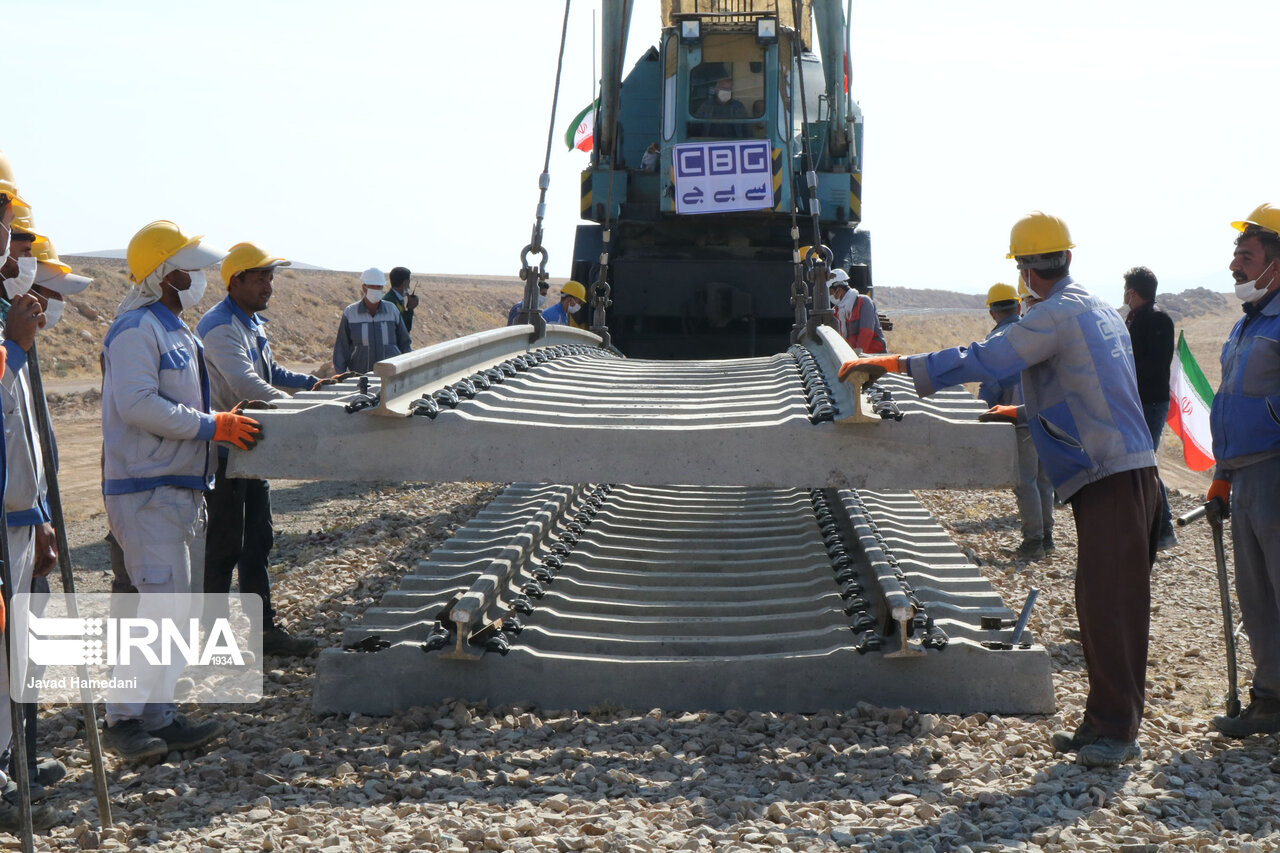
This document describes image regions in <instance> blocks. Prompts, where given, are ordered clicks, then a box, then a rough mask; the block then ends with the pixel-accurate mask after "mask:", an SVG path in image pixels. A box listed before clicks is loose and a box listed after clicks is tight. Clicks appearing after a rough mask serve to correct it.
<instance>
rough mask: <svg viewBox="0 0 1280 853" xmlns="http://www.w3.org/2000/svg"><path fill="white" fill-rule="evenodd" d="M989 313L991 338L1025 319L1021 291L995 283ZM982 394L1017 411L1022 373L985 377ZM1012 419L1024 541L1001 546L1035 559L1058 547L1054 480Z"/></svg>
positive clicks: (1018, 556)
mask: <svg viewBox="0 0 1280 853" xmlns="http://www.w3.org/2000/svg"><path fill="white" fill-rule="evenodd" d="M987 313H988V314H990V315H991V319H992V320H993V321H994V322H995V327H994V328H992V329H991V331H990V332H988V333H987V337H986V339H987V340H991V339H992V338H994V337H996V336H997V335H1003V334H1004V333H1005V332H1007V331H1008V330H1009V328H1010V327H1011V326H1012V325H1013V324H1014V323H1017V322H1018V320H1019V319H1021V316H1022V309H1021V305H1020V302H1019V300H1018V291H1017V290H1016V289H1015V288H1014V287H1013V286H1012V285H1008V284H993V285H991V287H990V288H989V289H988V290H987ZM978 397H979V399H981V400H982V402H984V403H986V404H987V405H988V406H990V407H992V408H994V407H995V406H1006V407H1009V408H1013V409H1014V410H1015V411H1016V409H1017V407H1019V406H1021V405H1022V375H1021V374H1013V375H1011V376H1006V377H1004V378H1003V379H999V380H995V379H988V380H985V381H984V382H982V383H981V384H980V385H979V386H978ZM985 419H986V420H991V419H994V418H985ZM1011 423H1013V425H1014V433H1013V434H1014V441H1015V448H1016V450H1017V454H1018V480H1017V482H1016V483H1015V484H1014V486H1013V496H1014V499H1015V500H1016V501H1017V502H1018V521H1019V523H1020V524H1021V525H1022V542H1020V543H1019V544H1018V547H1017V548H1001V549H1000V550H1001V551H1002V552H1003V553H1004V554H1006V555H1007V556H1010V557H1013V558H1014V559H1015V560H1017V561H1018V562H1023V563H1034V562H1035V561H1037V560H1042V559H1044V557H1045V556H1046V555H1048V554H1052V553H1053V552H1054V551H1055V550H1057V549H1056V546H1055V545H1054V542H1053V484H1052V483H1051V482H1050V481H1049V475H1048V474H1046V473H1045V470H1044V466H1043V465H1041V464H1040V456H1039V454H1037V453H1036V446H1035V442H1034V441H1033V440H1032V438H1031V429H1030V427H1029V426H1028V425H1027V424H1026V423H1025V422H1021V423H1019V422H1017V419H1016V417H1015V418H1014V419H1013V420H1012V421H1011Z"/></svg>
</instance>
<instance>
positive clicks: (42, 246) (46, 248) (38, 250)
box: [31, 240, 71, 274]
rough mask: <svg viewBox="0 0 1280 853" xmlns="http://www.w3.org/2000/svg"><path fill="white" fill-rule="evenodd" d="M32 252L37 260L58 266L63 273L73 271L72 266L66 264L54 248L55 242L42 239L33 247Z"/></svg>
mask: <svg viewBox="0 0 1280 853" xmlns="http://www.w3.org/2000/svg"><path fill="white" fill-rule="evenodd" d="M31 254H33V255H35V258H36V260H37V261H39V262H40V263H42V264H48V265H49V266H51V267H56V268H57V269H58V270H59V271H60V272H62V273H64V274H65V273H69V272H71V267H69V266H68V265H66V264H64V263H63V262H62V261H61V260H60V259H59V258H58V253H57V251H55V250H54V248H53V243H52V242H50V241H49V240H42V241H40V242H39V243H36V244H35V245H34V246H32V247H31Z"/></svg>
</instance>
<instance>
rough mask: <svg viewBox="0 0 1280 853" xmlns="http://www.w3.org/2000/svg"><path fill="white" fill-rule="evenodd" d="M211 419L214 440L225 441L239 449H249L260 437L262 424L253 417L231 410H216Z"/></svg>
mask: <svg viewBox="0 0 1280 853" xmlns="http://www.w3.org/2000/svg"><path fill="white" fill-rule="evenodd" d="M213 420H214V424H215V426H214V428H213V440H214V441H225V442H227V443H228V444H230V445H233V446H234V447H238V448H240V449H241V450H249V449H250V448H252V447H253V446H254V445H255V444H257V443H258V440H259V439H260V438H261V437H262V425H261V424H259V423H258V422H257V421H255V420H254V419H253V418H246V417H245V416H244V415H237V414H233V413H232V412H218V413H217V414H216V415H214V416H213Z"/></svg>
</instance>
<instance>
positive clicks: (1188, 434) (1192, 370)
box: [1167, 332, 1213, 471]
mask: <svg viewBox="0 0 1280 853" xmlns="http://www.w3.org/2000/svg"><path fill="white" fill-rule="evenodd" d="M1175 355H1176V358H1174V360H1173V372H1172V373H1171V374H1170V375H1169V418H1168V421H1167V422H1168V424H1169V429H1171V430H1173V431H1174V433H1175V434H1176V435H1177V436H1178V438H1180V439H1182V458H1183V459H1185V460H1186V462H1187V467H1188V468H1190V469H1191V470H1192V471H1207V470H1208V469H1210V468H1212V467H1213V435H1212V434H1211V432H1210V430H1209V409H1210V407H1212V406H1213V391H1212V390H1210V388H1209V382H1208V381H1207V380H1206V379H1205V378H1204V374H1203V373H1201V372H1200V365H1198V364H1196V360H1195V357H1194V356H1192V355H1191V349H1190V348H1189V347H1188V346H1187V339H1186V338H1185V337H1184V336H1183V334H1182V332H1179V333H1178V350H1177V352H1176V353H1175Z"/></svg>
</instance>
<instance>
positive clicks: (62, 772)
mask: <svg viewBox="0 0 1280 853" xmlns="http://www.w3.org/2000/svg"><path fill="white" fill-rule="evenodd" d="M66 775H67V765H65V764H63V763H62V762H61V761H59V760H58V759H56V758H46V759H45V760H44V761H39V762H37V763H36V772H35V773H33V774H32V778H33V779H35V781H36V782H38V783H40V784H41V785H53V784H56V783H58V782H61V781H62V780H63V779H64V778H66Z"/></svg>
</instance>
